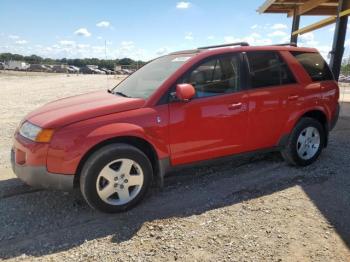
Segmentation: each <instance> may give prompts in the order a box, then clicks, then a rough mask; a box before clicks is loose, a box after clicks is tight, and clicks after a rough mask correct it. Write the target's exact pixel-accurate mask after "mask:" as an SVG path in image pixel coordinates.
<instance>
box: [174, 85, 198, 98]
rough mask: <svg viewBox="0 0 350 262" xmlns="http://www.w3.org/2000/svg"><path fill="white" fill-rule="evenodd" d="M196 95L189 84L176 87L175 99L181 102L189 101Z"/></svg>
mask: <svg viewBox="0 0 350 262" xmlns="http://www.w3.org/2000/svg"><path fill="white" fill-rule="evenodd" d="M195 93H196V90H195V89H194V87H193V85H191V84H178V85H177V86H176V97H177V98H178V99H179V100H180V101H183V102H188V101H190V100H191V99H192V98H193V97H194V95H195Z"/></svg>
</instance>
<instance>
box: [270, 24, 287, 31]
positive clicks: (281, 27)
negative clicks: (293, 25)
mask: <svg viewBox="0 0 350 262" xmlns="http://www.w3.org/2000/svg"><path fill="white" fill-rule="evenodd" d="M287 28H288V26H287V25H285V24H273V25H272V26H271V29H272V30H284V29H287Z"/></svg>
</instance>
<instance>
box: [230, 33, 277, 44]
mask: <svg viewBox="0 0 350 262" xmlns="http://www.w3.org/2000/svg"><path fill="white" fill-rule="evenodd" d="M224 42H225V43H226V44H229V43H236V42H247V43H248V44H250V45H271V44H272V40H271V39H270V38H263V37H261V36H260V35H259V34H257V33H252V34H251V35H248V36H245V37H241V38H236V37H233V36H225V37H224Z"/></svg>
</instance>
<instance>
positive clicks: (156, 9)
mask: <svg viewBox="0 0 350 262" xmlns="http://www.w3.org/2000/svg"><path fill="white" fill-rule="evenodd" d="M0 1H1V3H0V25H1V26H0V53H3V52H11V53H17V54H22V55H31V54H36V55H40V56H43V57H50V58H62V57H67V58H86V57H97V58H108V59H115V58H123V57H130V58H132V59H140V60H145V61H147V60H150V59H153V58H155V57H157V56H160V55H164V54H166V53H169V52H172V51H178V50H183V49H192V48H196V47H200V46H206V45H215V44H223V43H230V42H237V41H247V42H249V43H250V44H251V45H268V44H273V43H285V42H288V41H289V39H290V30H291V23H292V19H291V18H287V16H286V15H282V14H258V13H257V11H256V10H257V9H258V7H259V6H260V5H261V4H262V3H263V2H264V1H265V0H248V1H239V0H217V1H212V0H189V1H173V0H158V1H155V0H153V1H144V0H142V1H141V0H123V1H121V0H99V1H97V0H85V1H83V0H75V1H68V0H60V1H47V0H17V1H9V0H7V1H6V0H0ZM322 18H324V17H302V19H301V27H302V26H306V25H309V24H311V23H313V22H317V21H319V20H321V19H322ZM349 25H350V24H349ZM348 28H350V26H348ZM333 34H334V26H332V25H331V26H328V27H324V28H322V29H319V30H317V31H315V32H312V33H307V34H304V35H302V36H301V37H300V42H299V45H301V46H310V47H316V48H318V49H319V50H320V52H321V53H322V55H323V56H324V57H327V54H328V52H329V51H330V50H331V45H332V43H331V41H332V37H333ZM346 48H347V49H346V51H345V55H346V56H349V55H350V33H349V34H348V36H347V42H346Z"/></svg>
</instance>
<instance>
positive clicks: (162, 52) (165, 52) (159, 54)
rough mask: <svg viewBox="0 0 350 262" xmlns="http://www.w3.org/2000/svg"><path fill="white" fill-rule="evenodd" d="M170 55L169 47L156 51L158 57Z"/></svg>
mask: <svg viewBox="0 0 350 262" xmlns="http://www.w3.org/2000/svg"><path fill="white" fill-rule="evenodd" d="M168 53H169V49H168V48H167V47H161V48H159V49H158V50H156V55H157V56H162V55H166V54H168Z"/></svg>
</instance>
